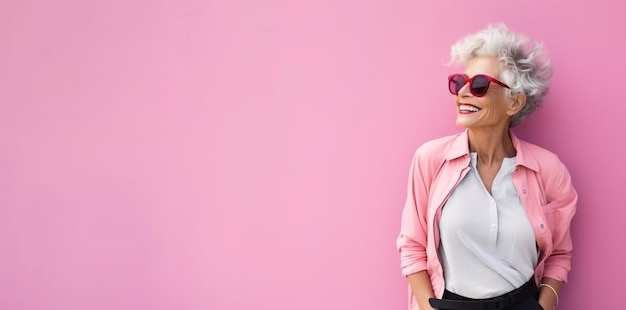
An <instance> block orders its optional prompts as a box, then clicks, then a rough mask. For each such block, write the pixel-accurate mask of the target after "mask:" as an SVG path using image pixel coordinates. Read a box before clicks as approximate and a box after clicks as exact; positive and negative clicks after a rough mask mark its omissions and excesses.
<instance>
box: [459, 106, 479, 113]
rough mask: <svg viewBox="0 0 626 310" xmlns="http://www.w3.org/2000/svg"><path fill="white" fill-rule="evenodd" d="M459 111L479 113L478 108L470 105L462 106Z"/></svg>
mask: <svg viewBox="0 0 626 310" xmlns="http://www.w3.org/2000/svg"><path fill="white" fill-rule="evenodd" d="M459 110H460V111H470V112H478V111H480V109H479V108H477V107H474V106H471V105H462V106H460V107H459Z"/></svg>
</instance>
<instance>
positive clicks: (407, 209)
mask: <svg viewBox="0 0 626 310" xmlns="http://www.w3.org/2000/svg"><path fill="white" fill-rule="evenodd" d="M422 159H423V157H422V156H420V150H419V149H418V150H417V152H416V153H415V156H414V157H413V161H412V163H411V168H410V169H409V180H408V186H407V197H406V203H405V204H404V209H403V211H402V219H401V225H400V235H399V236H398V239H397V241H396V245H397V247H398V250H399V251H400V259H401V267H402V274H403V275H405V276H408V275H410V274H413V273H416V272H419V271H422V270H426V262H427V259H426V244H427V232H428V228H427V227H428V223H427V217H426V211H427V204H428V188H429V186H430V182H429V181H428V182H427V181H426V179H428V176H427V175H425V173H424V171H423V168H424V166H425V165H423V163H421V161H422Z"/></svg>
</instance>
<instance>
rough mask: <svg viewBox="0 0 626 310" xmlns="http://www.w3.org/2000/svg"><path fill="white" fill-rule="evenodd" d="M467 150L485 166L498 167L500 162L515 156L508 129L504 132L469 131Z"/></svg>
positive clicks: (490, 130)
mask: <svg viewBox="0 0 626 310" xmlns="http://www.w3.org/2000/svg"><path fill="white" fill-rule="evenodd" d="M468 135H469V149H470V152H476V154H477V155H478V156H477V157H478V161H480V162H481V163H482V164H485V165H500V164H501V163H502V160H503V159H504V158H507V157H513V156H515V154H516V151H515V147H514V146H513V141H512V140H511V136H510V135H509V131H508V128H507V129H505V130H493V129H469V130H468Z"/></svg>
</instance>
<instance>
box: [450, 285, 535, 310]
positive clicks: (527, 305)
mask: <svg viewBox="0 0 626 310" xmlns="http://www.w3.org/2000/svg"><path fill="white" fill-rule="evenodd" d="M533 287H534V288H535V289H537V287H536V286H534V285H533ZM443 299H451V300H467V301H479V300H480V299H472V298H467V297H463V296H461V295H457V294H454V293H452V292H450V291H448V290H445V291H444V293H443ZM538 299H539V290H538V289H537V292H536V293H535V294H533V295H532V296H530V297H528V298H526V299H524V300H522V301H521V302H519V303H517V304H515V305H512V306H510V307H507V308H505V309H506V310H545V309H543V308H542V307H541V306H540V305H539V302H538V301H537V300H538ZM439 310H447V309H439Z"/></svg>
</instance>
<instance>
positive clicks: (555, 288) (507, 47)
mask: <svg viewBox="0 0 626 310" xmlns="http://www.w3.org/2000/svg"><path fill="white" fill-rule="evenodd" d="M451 50H452V51H451V56H452V62H453V63H455V64H464V65H465V71H464V73H461V74H453V75H451V76H450V77H449V78H448V79H449V81H448V82H449V89H450V92H451V93H452V94H453V95H455V103H456V108H457V118H456V124H457V125H458V126H460V127H463V128H466V130H465V131H464V132H462V133H460V134H457V135H454V136H450V137H444V138H441V139H437V140H433V141H430V142H427V143H425V144H424V145H422V146H421V147H420V148H419V149H418V150H417V152H416V154H415V157H414V159H413V162H412V165H411V170H410V177H409V185H408V195H407V201H406V204H405V207H404V210H403V213H402V225H401V231H400V236H399V237H398V240H397V245H398V249H399V251H400V254H401V261H402V272H403V274H404V275H405V276H407V279H408V282H409V287H410V291H411V294H410V306H409V308H410V309H420V310H430V309H440V310H443V309H482V310H489V309H511V310H513V309H524V310H525V309H553V308H555V307H556V306H557V304H558V294H559V291H560V289H561V286H562V285H563V283H564V282H565V281H567V274H568V272H569V270H570V268H571V263H570V260H571V253H572V241H571V237H570V232H569V230H570V229H569V228H570V222H571V220H572V217H573V216H574V213H575V210H576V202H577V194H576V191H575V190H574V187H573V186H572V183H571V179H570V175H569V173H568V171H567V169H566V168H565V166H564V165H563V163H561V161H560V160H559V159H558V158H557V156H556V155H554V154H553V153H551V152H549V151H547V150H545V149H543V148H540V147H538V146H536V145H533V144H530V143H527V142H525V141H522V140H519V139H518V138H517V137H516V136H515V135H514V134H513V133H512V132H511V131H510V130H509V129H510V127H513V126H516V125H518V124H519V123H520V122H521V121H523V120H524V119H525V118H526V117H528V116H529V115H530V114H531V113H532V112H533V111H534V110H535V108H537V106H538V105H539V103H540V102H541V99H542V97H543V96H544V95H545V94H546V92H547V89H548V82H549V79H550V76H551V67H550V62H549V60H547V58H545V55H544V52H543V49H542V47H541V45H539V44H530V43H529V42H528V40H527V38H526V37H524V36H521V35H518V34H515V33H512V32H510V31H509V30H508V29H507V28H506V26H504V25H503V24H499V25H496V26H489V27H488V28H486V29H484V30H482V31H480V32H478V33H476V34H473V35H470V36H468V37H466V38H464V39H462V40H460V41H459V42H457V43H456V44H455V45H453V46H452V49H451Z"/></svg>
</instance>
